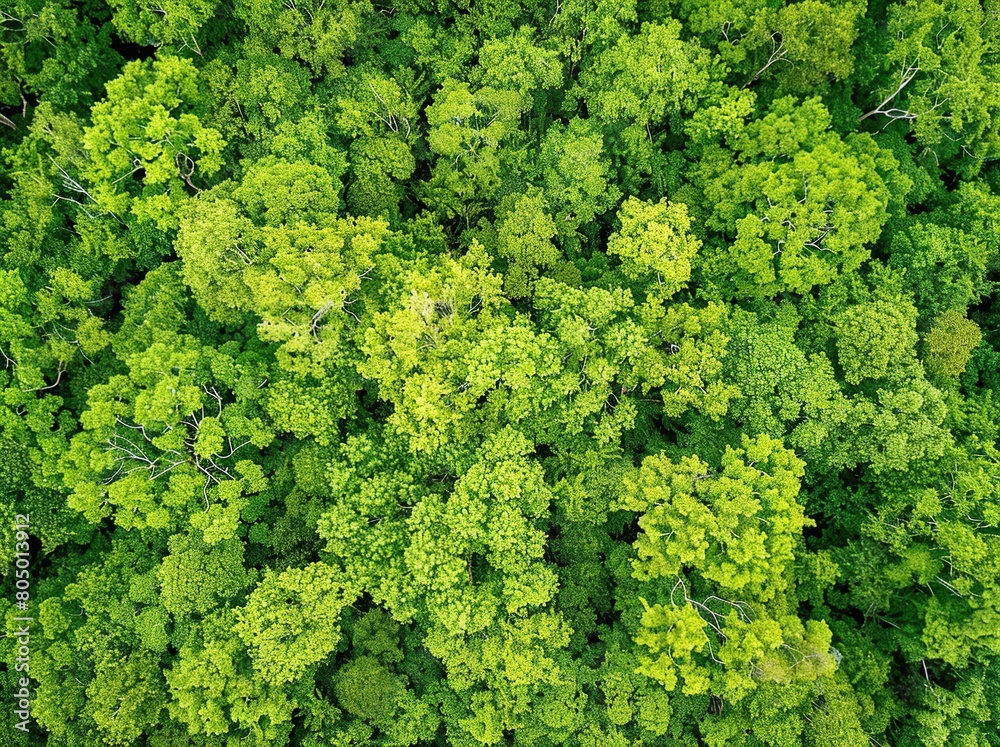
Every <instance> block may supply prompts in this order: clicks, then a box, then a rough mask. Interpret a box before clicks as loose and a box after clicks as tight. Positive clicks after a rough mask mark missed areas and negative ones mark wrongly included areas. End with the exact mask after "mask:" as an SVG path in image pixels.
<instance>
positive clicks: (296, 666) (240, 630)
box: [234, 563, 356, 684]
mask: <svg viewBox="0 0 1000 747" xmlns="http://www.w3.org/2000/svg"><path fill="white" fill-rule="evenodd" d="M339 576H340V574H339V573H338V572H337V570H336V569H335V568H332V567H330V566H328V565H326V564H324V563H313V564H312V565H309V566H307V567H305V568H302V569H297V568H296V569H290V570H287V571H283V572H281V573H269V574H266V575H265V576H264V578H263V579H262V580H261V582H260V584H259V585H258V586H257V588H256V589H254V591H253V593H251V594H250V598H249V599H248V601H247V604H246V606H245V607H243V608H241V609H240V610H239V611H237V613H236V619H237V623H236V625H235V626H234V631H235V632H236V633H237V635H239V637H240V639H241V640H242V641H243V643H244V645H245V646H246V647H247V649H248V650H249V651H250V656H251V658H252V659H253V662H254V670H255V671H256V672H258V673H259V674H260V676H261V677H262V678H263V679H264V680H265V681H267V682H270V683H273V684H281V683H283V682H291V681H293V680H295V679H297V678H298V677H299V676H301V675H302V673H303V672H304V671H305V670H306V669H307V668H309V667H310V666H312V665H314V664H317V663H318V662H320V661H322V660H323V658H324V657H326V656H327V655H328V654H330V653H331V652H332V651H333V650H334V649H335V648H336V646H337V642H338V641H339V640H340V626H339V619H340V611H341V610H342V609H343V608H344V607H345V606H346V605H348V604H350V603H351V601H352V600H353V598H354V597H355V596H356V592H355V591H353V590H352V589H351V588H350V587H349V586H346V585H345V584H344V583H343V582H342V581H341V580H340V578H339Z"/></svg>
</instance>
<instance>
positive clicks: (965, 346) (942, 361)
mask: <svg viewBox="0 0 1000 747" xmlns="http://www.w3.org/2000/svg"><path fill="white" fill-rule="evenodd" d="M982 339H983V333H982V331H981V330H980V329H979V327H978V326H977V325H976V323H975V322H973V321H971V320H969V319H965V318H963V317H962V315H961V314H959V313H958V312H957V311H946V312H944V313H943V314H941V316H939V317H938V318H937V319H935V320H934V324H933V325H932V326H931V328H930V331H928V333H927V335H926V336H925V337H924V348H925V350H926V353H925V360H926V364H927V368H928V370H930V371H931V372H932V373H937V374H940V375H943V376H948V377H951V378H956V377H958V376H959V375H960V374H961V373H962V372H963V371H965V367H966V365H967V364H968V363H969V358H971V357H972V351H973V350H974V349H975V347H976V346H977V345H978V344H979V343H980V341H981V340H982Z"/></svg>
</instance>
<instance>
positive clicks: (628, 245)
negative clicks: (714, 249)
mask: <svg viewBox="0 0 1000 747" xmlns="http://www.w3.org/2000/svg"><path fill="white" fill-rule="evenodd" d="M618 220H620V221H621V224H622V227H621V231H619V232H618V233H615V234H613V235H612V236H611V237H610V238H609V239H608V254H612V255H616V256H617V257H619V258H620V259H621V262H622V272H624V273H625V274H626V275H627V276H628V277H630V278H632V279H633V280H646V281H647V282H649V283H650V284H651V285H652V283H653V278H655V287H654V288H653V292H654V293H656V294H657V295H658V296H662V297H663V298H664V299H668V298H670V297H671V296H673V295H674V294H675V293H677V291H679V290H680V289H681V288H683V287H684V284H685V283H687V281H688V280H689V279H690V277H691V260H692V259H693V258H694V255H695V253H697V251H698V248H699V245H700V244H699V242H698V240H697V239H695V238H694V237H693V236H691V234H690V229H691V219H690V218H689V217H688V213H687V208H686V206H685V205H683V204H673V205H668V204H667V202H666V200H663V201H661V202H659V203H656V204H653V205H650V204H645V203H642V202H640V201H639V200H636V199H635V198H634V197H630V198H629V199H628V200H626V201H625V202H624V203H623V204H622V207H621V209H620V210H619V211H618Z"/></svg>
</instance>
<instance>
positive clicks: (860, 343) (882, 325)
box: [835, 299, 917, 384]
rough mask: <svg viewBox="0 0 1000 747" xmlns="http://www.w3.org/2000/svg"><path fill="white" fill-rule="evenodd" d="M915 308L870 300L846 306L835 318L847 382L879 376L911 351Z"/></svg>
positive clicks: (897, 301)
mask: <svg viewBox="0 0 1000 747" xmlns="http://www.w3.org/2000/svg"><path fill="white" fill-rule="evenodd" d="M915 323H916V309H914V308H913V306H911V305H909V304H906V303H904V302H902V301H901V300H898V299H897V300H896V301H895V303H894V302H893V301H889V300H886V301H872V302H871V303H865V304H858V305H856V306H851V307H849V308H848V309H846V310H845V311H844V312H843V313H842V314H841V315H840V316H839V317H838V318H837V320H836V322H835V324H836V335H837V360H838V362H839V363H840V367H841V368H842V369H843V370H844V380H845V381H847V383H848V384H860V383H861V381H863V380H864V379H881V378H883V377H885V376H886V375H888V374H889V373H890V371H895V370H897V369H899V368H900V367H902V366H903V365H904V364H905V362H906V361H907V359H908V358H912V357H913V354H914V350H913V348H914V345H916V342H917V333H916V331H915V330H914V326H915Z"/></svg>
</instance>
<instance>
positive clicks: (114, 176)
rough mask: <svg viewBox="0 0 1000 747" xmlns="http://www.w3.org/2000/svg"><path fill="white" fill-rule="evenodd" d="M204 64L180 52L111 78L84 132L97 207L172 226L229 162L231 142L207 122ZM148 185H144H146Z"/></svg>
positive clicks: (136, 65)
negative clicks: (225, 157) (191, 195)
mask: <svg viewBox="0 0 1000 747" xmlns="http://www.w3.org/2000/svg"><path fill="white" fill-rule="evenodd" d="M204 108H205V101H204V98H203V93H202V92H201V90H200V87H199V84H198V69H197V68H196V67H195V66H194V65H193V64H192V63H191V62H190V61H188V60H186V59H183V58H180V57H167V56H165V57H161V58H158V59H156V60H154V61H153V62H152V63H142V62H131V63H129V64H128V65H126V66H125V68H124V70H123V71H122V74H121V75H120V76H119V77H118V78H116V79H115V80H113V81H111V82H110V83H109V84H108V97H107V98H106V99H105V100H104V101H101V102H99V103H97V104H95V105H94V108H93V124H92V125H91V127H89V128H88V129H87V131H86V133H85V134H84V146H85V147H86V149H87V150H88V152H89V154H90V163H89V164H88V166H87V169H86V172H85V174H86V177H87V178H88V179H89V180H90V181H91V182H92V183H93V184H94V186H93V192H92V194H93V197H94V200H95V201H96V203H97V205H98V206H99V207H100V208H102V209H104V210H106V211H108V212H110V213H112V214H117V215H119V216H123V215H124V214H125V213H126V212H127V211H128V210H129V208H131V210H132V212H133V213H134V214H135V215H136V216H137V217H139V218H141V219H145V220H150V221H153V222H155V223H156V225H157V227H158V228H159V229H160V230H164V229H166V228H170V227H172V226H173V225H175V223H174V217H173V216H174V213H175V211H176V210H177V207H178V205H179V204H180V203H181V202H183V201H184V199H185V198H186V197H187V196H188V190H191V191H197V190H198V189H200V187H198V186H196V183H198V182H200V183H201V184H204V178H205V177H206V176H211V175H212V174H214V173H216V172H217V171H218V170H219V169H220V168H222V163H223V162H222V149H223V147H224V146H225V142H224V141H223V140H222V137H221V136H220V135H219V133H218V132H217V131H216V130H214V129H212V128H211V127H208V126H206V125H205V124H203V123H202V118H203V116H204V115H203V112H204ZM139 185H141V189H140V188H139Z"/></svg>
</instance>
